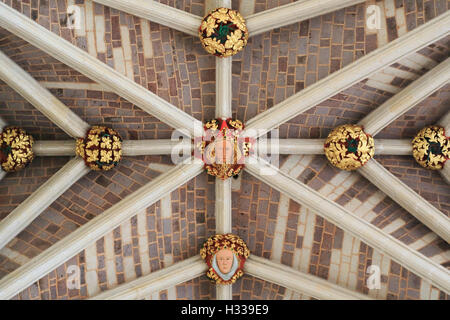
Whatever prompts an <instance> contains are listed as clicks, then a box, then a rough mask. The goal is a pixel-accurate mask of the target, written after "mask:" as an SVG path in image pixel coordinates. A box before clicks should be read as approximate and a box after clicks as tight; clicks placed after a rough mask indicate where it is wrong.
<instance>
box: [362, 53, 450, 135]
mask: <svg viewBox="0 0 450 320" xmlns="http://www.w3.org/2000/svg"><path fill="white" fill-rule="evenodd" d="M449 80H450V58H447V60H445V61H443V62H441V63H440V64H438V65H437V66H436V67H434V68H433V69H431V70H430V71H428V72H427V73H425V75H423V76H421V77H420V78H419V79H417V80H415V81H413V82H412V83H411V84H410V85H408V86H407V87H406V88H405V89H403V90H402V91H400V92H399V93H397V94H396V95H394V96H393V97H392V98H390V99H388V100H387V101H386V102H384V103H383V104H382V105H381V106H379V107H378V108H376V109H375V110H374V111H372V112H371V113H369V114H368V115H367V116H365V117H364V118H363V119H362V120H361V121H359V123H358V124H359V125H361V126H363V127H364V132H366V133H368V134H370V135H372V136H374V135H376V134H377V133H379V132H380V131H381V130H383V129H384V128H385V127H387V126H388V125H389V124H390V123H392V122H393V121H395V119H397V118H398V117H399V116H401V115H402V114H404V113H405V112H407V111H408V110H410V109H411V108H413V107H414V106H415V105H416V104H418V103H419V102H421V101H423V100H424V99H425V98H426V97H428V96H429V95H431V94H432V93H433V92H435V91H436V90H438V89H439V88H441V87H442V86H444V85H445V84H446V83H448V81H449Z"/></svg>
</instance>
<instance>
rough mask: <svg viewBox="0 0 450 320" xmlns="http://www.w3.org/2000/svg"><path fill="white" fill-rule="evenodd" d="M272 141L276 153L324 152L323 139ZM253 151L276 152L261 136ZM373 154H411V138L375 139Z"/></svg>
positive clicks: (262, 152) (261, 152)
mask: <svg viewBox="0 0 450 320" xmlns="http://www.w3.org/2000/svg"><path fill="white" fill-rule="evenodd" d="M273 142H274V143H278V154H324V149H323V146H324V143H325V140H324V139H280V140H275V141H273ZM269 151H271V152H269ZM255 152H258V153H259V154H266V153H270V154H276V150H271V149H270V140H263V139H261V138H260V139H259V140H258V143H256V144H255ZM375 154H376V155H412V147H411V140H409V139H375Z"/></svg>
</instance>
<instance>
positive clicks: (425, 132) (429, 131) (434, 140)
mask: <svg viewBox="0 0 450 320" xmlns="http://www.w3.org/2000/svg"><path fill="white" fill-rule="evenodd" d="M412 147H413V156H414V159H416V161H417V163H418V164H420V165H421V166H422V167H424V168H427V169H430V170H440V169H442V168H443V167H444V164H445V162H446V161H447V160H448V159H449V158H450V138H449V137H447V136H446V135H445V130H444V128H442V127H439V126H428V127H425V128H423V129H422V130H420V131H419V133H418V134H417V135H416V136H415V137H414V139H413V141H412Z"/></svg>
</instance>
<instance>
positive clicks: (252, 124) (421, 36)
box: [246, 11, 450, 137]
mask: <svg viewBox="0 0 450 320" xmlns="http://www.w3.org/2000/svg"><path fill="white" fill-rule="evenodd" d="M449 25H450V11H447V12H446V13H444V14H442V15H440V16H438V17H436V18H434V19H433V20H431V21H429V22H427V23H426V24H424V25H422V26H420V27H418V28H416V29H414V30H412V31H410V32H408V33H407V34H405V35H404V36H402V37H400V38H397V39H396V40H394V41H392V42H390V43H388V44H387V45H385V46H383V47H381V48H379V49H377V50H374V51H372V52H371V53H369V54H367V55H365V56H364V57H361V58H360V59H358V60H356V61H355V62H353V63H351V64H349V65H348V66H346V67H344V68H343V69H341V70H339V71H336V72H334V73H332V74H331V75H329V76H328V77H326V78H324V79H322V80H320V81H318V82H316V83H314V84H313V85H311V86H309V87H307V88H306V89H304V90H302V91H300V92H298V93H297V94H294V95H293V96H291V97H289V98H288V99H286V100H285V101H283V102H281V103H279V104H277V105H276V106H273V107H272V108H270V109H269V110H266V111H264V112H262V113H260V114H258V115H257V116H256V117H254V118H253V119H251V120H250V121H248V123H247V128H246V135H247V136H253V137H256V136H258V137H259V136H261V135H263V134H265V133H266V132H268V131H270V130H272V129H274V128H277V127H279V126H280V125H282V124H283V123H285V122H286V121H288V120H290V119H292V118H294V117H296V116H297V115H299V114H301V113H302V112H305V111H306V110H308V109H310V108H312V107H314V106H316V105H318V104H319V103H321V102H322V101H325V100H326V99H328V98H330V97H332V96H334V95H336V94H337V93H339V92H341V91H342V90H345V89H347V88H348V87H350V86H352V85H354V84H355V83H358V82H360V81H362V80H364V79H365V78H367V77H369V76H370V75H371V74H373V73H375V72H377V71H379V70H381V69H383V68H385V67H387V66H389V65H391V64H392V63H394V62H396V61H398V60H400V59H401V58H403V57H405V56H407V55H408V54H410V53H413V52H416V51H418V50H420V49H421V48H423V47H425V46H427V45H429V44H430V43H433V42H435V41H437V40H439V39H441V38H442V37H444V36H445V35H447V34H449V33H450V31H449V28H448V26H449Z"/></svg>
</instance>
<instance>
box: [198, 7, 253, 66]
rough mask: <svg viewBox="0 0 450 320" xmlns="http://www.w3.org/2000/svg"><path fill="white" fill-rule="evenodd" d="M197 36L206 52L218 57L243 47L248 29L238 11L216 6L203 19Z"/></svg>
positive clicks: (230, 54) (229, 54)
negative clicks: (216, 7)
mask: <svg viewBox="0 0 450 320" xmlns="http://www.w3.org/2000/svg"><path fill="white" fill-rule="evenodd" d="M199 36H200V41H201V43H202V46H203V48H205V50H206V51H207V52H208V53H210V54H213V55H215V56H218V57H230V56H232V55H235V54H236V53H238V52H239V51H241V50H242V49H243V48H244V47H245V45H246V44H247V41H248V30H247V26H246V25H245V20H244V18H243V17H242V15H241V14H240V13H239V12H237V11H235V10H231V9H227V8H218V9H215V10H213V11H212V12H211V13H209V14H208V15H207V16H206V17H205V18H204V19H203V21H202V24H201V25H200V28H199Z"/></svg>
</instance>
